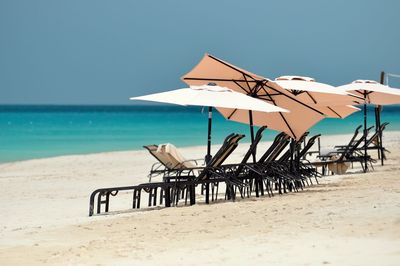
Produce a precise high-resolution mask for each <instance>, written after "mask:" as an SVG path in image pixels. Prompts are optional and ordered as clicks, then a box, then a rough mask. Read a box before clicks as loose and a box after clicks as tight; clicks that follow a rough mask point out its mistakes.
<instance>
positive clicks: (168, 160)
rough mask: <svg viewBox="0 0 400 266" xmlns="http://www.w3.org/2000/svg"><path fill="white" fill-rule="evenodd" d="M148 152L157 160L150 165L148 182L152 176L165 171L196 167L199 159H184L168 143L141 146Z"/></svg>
mask: <svg viewBox="0 0 400 266" xmlns="http://www.w3.org/2000/svg"><path fill="white" fill-rule="evenodd" d="M143 148H145V149H146V150H148V151H149V153H150V154H151V155H152V156H153V157H154V158H156V159H157V160H158V162H156V163H154V164H153V165H152V166H151V170H150V173H149V175H148V177H149V182H151V179H152V177H154V176H158V175H161V174H165V173H166V171H168V170H169V171H172V170H182V169H188V168H193V167H197V166H198V165H199V162H200V161H201V159H192V160H187V159H185V158H184V157H183V156H182V154H181V153H180V151H179V150H178V149H177V148H176V147H175V146H174V145H173V144H170V143H167V144H160V145H155V144H153V145H146V146H143Z"/></svg>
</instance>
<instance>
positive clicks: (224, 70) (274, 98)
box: [182, 54, 324, 139]
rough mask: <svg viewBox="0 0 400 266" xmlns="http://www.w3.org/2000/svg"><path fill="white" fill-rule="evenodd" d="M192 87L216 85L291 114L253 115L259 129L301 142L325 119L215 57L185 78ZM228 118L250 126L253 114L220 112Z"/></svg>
mask: <svg viewBox="0 0 400 266" xmlns="http://www.w3.org/2000/svg"><path fill="white" fill-rule="evenodd" d="M182 80H183V81H184V82H185V83H187V84H188V85H191V86H193V85H201V84H208V83H210V82H211V83H215V84H217V85H219V86H222V87H228V88H230V89H232V90H234V91H237V92H240V93H243V94H247V95H250V96H252V97H255V98H259V99H262V100H264V101H266V102H268V103H271V104H273V105H275V106H280V107H282V108H285V109H287V110H289V111H290V112H288V113H283V112H278V113H257V112H252V113H253V122H254V124H255V125H259V126H267V127H268V128H270V129H274V130H278V131H283V132H285V133H287V134H288V135H290V136H291V137H293V138H294V139H299V138H300V137H301V136H302V135H303V133H304V132H306V131H307V130H308V129H309V128H310V127H311V126H313V125H314V124H316V123H317V122H318V121H320V120H321V119H323V118H324V115H323V113H322V112H321V111H319V110H317V109H316V108H314V107H313V106H311V105H309V104H307V103H304V102H301V101H300V100H298V99H296V98H295V97H294V96H293V95H292V94H291V93H290V92H288V91H286V90H285V89H283V88H282V87H280V86H279V85H278V84H276V83H275V82H273V81H271V80H268V79H266V78H264V77H262V76H259V75H256V74H253V73H251V72H249V71H246V70H243V69H241V68H239V67H236V66H234V65H232V64H230V63H227V62H225V61H223V60H221V59H218V58H216V57H214V56H212V55H209V54H206V55H205V56H204V57H203V58H202V60H201V61H200V62H199V63H198V64H197V66H195V67H194V68H193V69H192V70H191V71H190V72H189V73H187V74H186V75H184V76H183V77H182ZM217 109H218V111H220V112H221V113H222V114H223V115H224V116H225V117H226V118H228V119H231V120H235V121H239V122H244V123H248V121H249V114H248V112H244V111H242V110H227V109H226V108H225V109H224V108H217Z"/></svg>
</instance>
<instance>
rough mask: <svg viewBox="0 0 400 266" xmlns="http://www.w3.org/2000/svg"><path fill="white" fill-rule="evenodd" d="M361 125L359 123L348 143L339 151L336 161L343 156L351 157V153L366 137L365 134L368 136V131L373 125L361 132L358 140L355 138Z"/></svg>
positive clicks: (343, 157)
mask: <svg viewBox="0 0 400 266" xmlns="http://www.w3.org/2000/svg"><path fill="white" fill-rule="evenodd" d="M361 127H362V126H361V125H360V126H358V127H357V128H356V131H355V132H354V135H353V137H352V139H351V140H350V142H349V144H348V145H347V146H346V148H345V150H344V151H343V152H342V153H341V155H340V157H339V159H338V161H341V160H343V159H345V158H348V157H351V156H352V155H353V153H354V151H355V150H356V149H357V148H358V147H359V146H360V144H361V143H362V142H364V139H365V138H366V136H368V133H369V131H370V130H371V129H372V128H373V127H369V128H367V130H366V132H364V133H363V134H362V136H361V138H359V139H358V140H355V139H356V137H357V135H358V133H359V131H360V129H361Z"/></svg>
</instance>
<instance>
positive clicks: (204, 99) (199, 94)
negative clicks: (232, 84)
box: [130, 85, 287, 113]
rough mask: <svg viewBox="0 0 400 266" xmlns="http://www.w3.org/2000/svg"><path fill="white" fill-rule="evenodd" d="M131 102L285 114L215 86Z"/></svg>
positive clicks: (193, 87)
mask: <svg viewBox="0 0 400 266" xmlns="http://www.w3.org/2000/svg"><path fill="white" fill-rule="evenodd" d="M130 99H131V100H142V101H152V102H161V103H171V104H178V105H195V106H212V107H223V108H232V109H241V110H252V111H260V112H267V113H269V112H287V110H286V109H283V108H281V107H279V106H275V105H272V104H269V103H267V102H265V101H262V100H259V99H256V98H253V97H250V96H247V95H245V94H243V93H239V92H235V91H233V90H231V89H228V88H225V87H219V86H216V85H203V86H190V88H183V89H177V90H172V91H166V92H160V93H154V94H149V95H145V96H138V97H132V98H130Z"/></svg>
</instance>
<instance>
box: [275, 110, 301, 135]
mask: <svg viewBox="0 0 400 266" xmlns="http://www.w3.org/2000/svg"><path fill="white" fill-rule="evenodd" d="M279 114H280V115H281V117H282V119H283V121H284V122H285V124H286V126H287V127H288V128H289V130H290V132H292V134H293V136H294V138H295V139H296V138H297V137H296V134H295V133H294V132H293V130H292V128H291V126H290V125H289V123H288V122H287V120H286V118H285V116H284V115H283V114H282V113H281V112H279Z"/></svg>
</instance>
